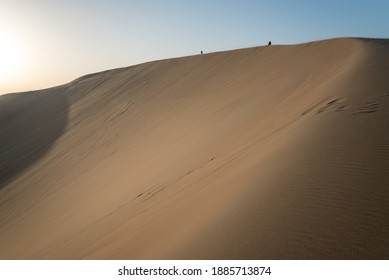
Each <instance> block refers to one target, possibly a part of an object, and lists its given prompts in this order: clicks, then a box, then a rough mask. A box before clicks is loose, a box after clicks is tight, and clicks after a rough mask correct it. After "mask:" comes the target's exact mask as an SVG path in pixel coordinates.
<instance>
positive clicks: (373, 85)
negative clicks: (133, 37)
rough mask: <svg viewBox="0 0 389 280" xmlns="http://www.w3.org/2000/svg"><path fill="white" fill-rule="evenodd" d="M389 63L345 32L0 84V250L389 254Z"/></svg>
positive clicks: (387, 47)
mask: <svg viewBox="0 0 389 280" xmlns="http://www.w3.org/2000/svg"><path fill="white" fill-rule="evenodd" d="M388 66H389V40H383V39H382V40H381V39H354V38H340V39H331V40H324V41H319V42H311V43H306V44H300V45H291V46H279V45H272V46H270V47H255V48H248V49H241V50H234V51H226V52H219V53H211V54H204V55H195V56H189V57H183V58H175V59H168V60H161V61H155V62H149V63H144V64H140V65H136V66H132V67H127V68H121V69H114V70H109V71H104V72H100V73H95V74H91V75H87V76H84V77H81V78H79V79H77V80H75V81H72V82H70V83H68V84H65V85H62V86H59V87H56V88H54V89H47V90H45V91H44V95H42V93H41V91H39V92H31V93H28V94H27V93H23V94H14V95H9V96H1V97H0V108H1V113H0V123H1V128H0V131H1V134H0V135H1V136H2V139H1V140H2V141H3V142H4V143H6V145H5V146H4V147H7V149H5V148H0V162H1V164H2V165H1V171H2V172H1V173H0V174H1V178H0V183H1V184H2V185H1V188H0V248H1V250H0V258H1V259H387V258H388V257H389V243H388V238H389V223H388V217H389V203H388V200H389V185H388V182H389V145H388V143H389V131H388V119H389V118H388V117H389V107H388V106H389V80H388V79H387V77H388V74H389V67H388ZM22 95H23V96H22ZM25 95H28V96H29V98H31V100H34V98H35V100H38V98H40V99H39V102H35V103H34V104H36V105H34V106H36V107H33V108H34V110H33V112H38V111H39V109H40V108H41V109H42V110H43V109H44V110H46V111H47V112H46V111H44V112H42V114H40V115H39V117H34V116H35V115H34V114H32V113H31V112H32V111H28V110H19V109H18V110H19V111H17V112H18V113H17V122H16V123H17V124H18V125H16V126H15V125H13V123H15V122H12V121H11V120H10V119H12V118H15V116H14V115H12V114H13V113H12V112H13V111H12V112H11V113H7V112H8V111H7V112H6V113H3V108H5V107H6V108H20V104H21V102H23V101H22V100H26V98H25ZM42 96H43V97H42ZM6 98H7V100H11V99H12V100H11V101H12V102H13V103H12V104H11V101H9V102H8V101H7V102H5V101H4V100H5V99H6ZM53 100H54V101H53ZM2 104H7V105H6V106H5V107H4V106H3V107H2ZM4 110H5V109H4ZM4 112H5V111H4ZM28 112H30V113H28ZM34 118H35V119H36V120H37V121H38V122H39V123H41V124H36V123H34V122H31V120H32V119H34ZM45 118H46V120H47V121H45ZM6 124H7V125H6ZM8 124H9V125H8ZM54 124H55V125H54ZM46 126H47V127H48V128H47V129H45V128H44V127H46ZM27 127H28V128H29V130H31V132H29V133H26V134H25V135H23V133H21V132H20V130H22V131H24V130H27V129H26V128H27ZM42 127H43V128H42ZM34 129H37V130H34ZM14 131H18V132H17V133H16V132H14ZM36 131H39V133H37V132H36ZM11 132H12V133H13V134H12V135H16V136H15V137H13V138H12V139H10V137H8V138H4V136H3V135H5V133H7V135H10V134H9V133H11ZM47 135H49V136H47ZM46 136H47V137H46ZM10 141H11V142H10ZM3 142H0V143H3ZM29 143H37V144H34V145H33V146H31V144H29ZM11 144H12V145H11ZM13 145H14V146H13ZM11 147H15V150H16V151H14V152H12V153H9V152H7V151H8V150H9V148H11ZM31 149H38V150H41V151H44V152H42V153H39V156H38V155H35V156H34V157H33V158H31V156H30V155H28V154H27V155H26V151H29V150H31ZM17 151H23V153H22V154H20V153H18V152H17ZM11 161H12V162H16V165H17V166H19V165H22V164H23V167H22V168H17V167H16V165H12V166H11V165H8V162H11ZM26 161H27V163H26ZM9 166H11V167H12V168H11V167H9ZM7 168H8V169H12V170H11V171H10V170H8V169H7ZM14 169H17V170H16V171H15V172H14V171H13V170H14ZM3 170H6V171H7V172H5V171H4V172H3Z"/></svg>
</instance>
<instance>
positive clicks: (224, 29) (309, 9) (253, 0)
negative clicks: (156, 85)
mask: <svg viewBox="0 0 389 280" xmlns="http://www.w3.org/2000/svg"><path fill="white" fill-rule="evenodd" d="M388 11H389V1H387V0H369V1H363V0H354V1H353V0H318V1H311V0H295V1H290V0H163V1H162V0H153V1H152V0H112V1H106V0H66V1H62V0H33V1H32V0H24V1H23V0H0V94H2V93H7V92H14V91H25V90H33V89H38V88H43V87H49V86H55V85H59V84H63V83H66V82H69V81H70V80H73V79H75V78H77V77H79V76H81V75H84V74H88V73H92V72H98V71H103V70H107V69H111V68H117V67H123V66H129V65H133V64H137V63H142V62H146V61H150V60H156V59H163V58H169V57H177V56H184V55H191V54H197V53H199V52H200V50H204V51H205V52H214V51H221V50H227V49H236V48H244V47H250V46H257V45H263V44H266V43H267V41H269V40H272V42H273V43H274V44H294V43H303V42H307V41H313V40H320V39H326V38H333V37H380V38H384V37H385V38H387V37H389V16H388Z"/></svg>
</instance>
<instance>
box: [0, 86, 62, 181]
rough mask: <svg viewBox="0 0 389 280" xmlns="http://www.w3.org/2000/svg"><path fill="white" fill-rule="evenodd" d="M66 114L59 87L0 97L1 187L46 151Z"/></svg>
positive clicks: (56, 134) (58, 135) (60, 132)
mask: <svg viewBox="0 0 389 280" xmlns="http://www.w3.org/2000/svg"><path fill="white" fill-rule="evenodd" d="M67 113H68V102H67V98H66V95H65V94H64V92H63V88H62V87H58V88H52V89H47V90H41V91H36V92H28V93H14V94H8V95H3V96H0V188H2V187H4V186H6V185H7V183H9V182H10V181H11V180H12V179H14V178H15V177H17V176H19V175H20V174H21V173H22V172H23V171H24V170H26V169H27V168H28V167H30V166H31V165H32V164H34V163H35V162H37V161H38V160H39V159H40V158H42V157H43V156H44V155H45V154H46V153H47V152H48V151H49V149H50V147H51V146H52V145H53V143H54V142H55V141H56V139H58V138H59V137H60V136H61V134H62V133H63V131H64V129H65V127H66V123H67Z"/></svg>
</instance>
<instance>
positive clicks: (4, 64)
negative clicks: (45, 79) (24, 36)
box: [0, 29, 22, 83]
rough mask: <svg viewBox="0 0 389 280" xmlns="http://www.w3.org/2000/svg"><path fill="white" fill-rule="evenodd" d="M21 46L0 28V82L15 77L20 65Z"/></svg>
mask: <svg viewBox="0 0 389 280" xmlns="http://www.w3.org/2000/svg"><path fill="white" fill-rule="evenodd" d="M21 56H22V52H21V46H20V45H19V44H18V42H17V40H16V38H15V37H14V36H12V34H11V33H10V32H7V31H4V30H1V29H0V82H2V83H4V82H6V81H7V80H9V79H12V78H15V76H16V75H17V72H18V71H20V69H21V67H22V58H21Z"/></svg>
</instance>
